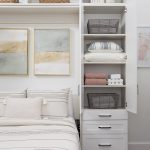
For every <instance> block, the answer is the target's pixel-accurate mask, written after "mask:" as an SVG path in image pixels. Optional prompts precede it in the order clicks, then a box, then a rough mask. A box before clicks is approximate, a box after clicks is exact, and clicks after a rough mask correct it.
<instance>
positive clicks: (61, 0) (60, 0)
mask: <svg viewBox="0 0 150 150" xmlns="http://www.w3.org/2000/svg"><path fill="white" fill-rule="evenodd" d="M40 3H70V0H40Z"/></svg>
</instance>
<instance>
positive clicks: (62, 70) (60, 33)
mask: <svg viewBox="0 0 150 150" xmlns="http://www.w3.org/2000/svg"><path fill="white" fill-rule="evenodd" d="M69 74H70V30H69V29H35V75H69Z"/></svg>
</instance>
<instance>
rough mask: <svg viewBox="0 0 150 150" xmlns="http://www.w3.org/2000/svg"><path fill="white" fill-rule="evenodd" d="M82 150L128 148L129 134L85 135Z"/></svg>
mask: <svg viewBox="0 0 150 150" xmlns="http://www.w3.org/2000/svg"><path fill="white" fill-rule="evenodd" d="M82 150H127V135H122V136H114V137H107V136H106V137H105V138H104V137H99V138H96V137H92V136H88V135H83V143H82Z"/></svg>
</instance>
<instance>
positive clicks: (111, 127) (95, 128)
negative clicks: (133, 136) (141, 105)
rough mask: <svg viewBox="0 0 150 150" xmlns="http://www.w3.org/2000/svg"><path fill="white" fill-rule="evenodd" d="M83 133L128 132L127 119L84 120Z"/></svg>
mask: <svg viewBox="0 0 150 150" xmlns="http://www.w3.org/2000/svg"><path fill="white" fill-rule="evenodd" d="M82 132H83V134H98V133H99V134H111V133H114V134H117V133H118V134H120V133H127V132H128V124H127V120H118V121H112V120H110V121H83V124H82Z"/></svg>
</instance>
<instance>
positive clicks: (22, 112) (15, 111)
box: [4, 98, 42, 119]
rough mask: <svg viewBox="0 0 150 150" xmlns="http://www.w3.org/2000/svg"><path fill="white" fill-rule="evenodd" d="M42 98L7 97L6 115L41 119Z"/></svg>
mask: <svg viewBox="0 0 150 150" xmlns="http://www.w3.org/2000/svg"><path fill="white" fill-rule="evenodd" d="M41 106H42V99H41V98H6V108H5V114H4V117H8V118H18V119H41Z"/></svg>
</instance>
